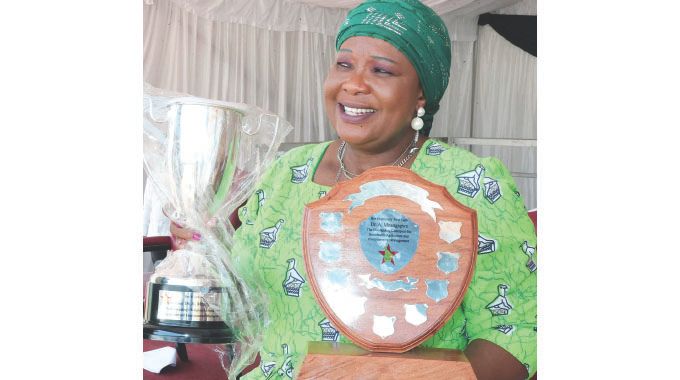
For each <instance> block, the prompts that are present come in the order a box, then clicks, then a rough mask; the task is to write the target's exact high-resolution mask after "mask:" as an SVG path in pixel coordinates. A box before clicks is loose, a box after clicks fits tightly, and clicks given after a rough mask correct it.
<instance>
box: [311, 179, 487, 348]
mask: <svg viewBox="0 0 680 380" xmlns="http://www.w3.org/2000/svg"><path fill="white" fill-rule="evenodd" d="M302 238H303V251H304V258H305V267H306V269H307V275H308V277H309V282H310V284H311V287H312V290H313V292H314V296H315V297H316V300H317V301H318V302H319V304H320V305H321V307H322V308H323V310H324V312H325V314H326V315H327V317H328V319H329V320H330V321H331V322H332V324H333V325H334V326H335V327H336V328H337V329H338V330H340V332H342V333H343V334H344V335H345V336H346V337H347V338H349V339H350V340H351V341H352V342H354V343H355V344H357V345H358V346H360V347H361V348H363V349H366V350H369V351H377V352H396V353H400V352H405V351H408V350H410V349H411V348H413V347H416V346H417V345H419V344H420V343H422V342H423V341H425V340H426V339H427V338H429V337H430V336H432V335H434V334H435V333H436V332H437V330H439V329H440V328H441V327H442V326H443V325H444V324H445V323H446V322H447V321H448V320H449V318H450V317H451V315H452V314H453V312H454V311H455V309H456V308H457V307H458V305H460V303H461V302H462V300H463V295H464V294H465V291H466V290H467V287H468V285H469V283H470V280H471V279H472V274H473V272H474V265H475V259H476V256H477V215H476V212H475V210H473V209H471V208H468V207H466V206H464V205H462V204H461V203H459V202H458V201H456V200H455V199H454V198H453V197H452V196H451V194H449V193H448V191H447V190H446V188H444V187H442V186H439V185H437V184H434V183H432V182H429V181H427V180H425V179H423V178H421V177H420V176H418V175H417V174H415V173H413V172H412V171H410V170H408V169H404V168H400V167H388V166H384V167H378V168H374V169H370V170H367V171H366V172H364V173H363V174H362V175H360V176H358V177H356V178H354V179H352V180H350V181H347V182H342V183H340V184H338V185H336V186H335V187H334V188H333V189H331V191H330V192H329V193H328V195H326V196H325V197H324V198H322V199H320V200H318V201H316V202H313V203H310V204H308V205H307V206H306V207H305V214H304V221H303V237H302Z"/></svg>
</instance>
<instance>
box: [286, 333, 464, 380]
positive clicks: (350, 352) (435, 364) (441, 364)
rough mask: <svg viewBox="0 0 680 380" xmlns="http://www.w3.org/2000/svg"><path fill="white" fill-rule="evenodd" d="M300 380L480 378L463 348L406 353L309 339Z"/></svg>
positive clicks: (299, 375) (440, 379) (426, 349)
mask: <svg viewBox="0 0 680 380" xmlns="http://www.w3.org/2000/svg"><path fill="white" fill-rule="evenodd" d="M296 378H297V379H299V380H312V379H324V380H341V379H348V380H349V379H362V380H382V379H385V380H387V379H428V380H476V379H477V377H476V376H475V373H474V371H473V369H472V366H471V365H470V362H469V361H468V359H467V357H466V356H465V353H464V352H463V351H460V350H446V349H441V348H424V347H416V348H414V349H412V350H411V351H408V352H405V353H403V354H395V353H390V352H388V353H384V352H371V351H364V350H362V349H360V348H358V347H356V346H355V345H353V344H343V343H331V342H309V345H308V352H307V356H305V359H304V361H303V362H302V366H301V367H300V373H299V374H298V375H297V377H296Z"/></svg>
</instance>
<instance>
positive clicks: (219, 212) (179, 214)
mask: <svg viewBox="0 0 680 380" xmlns="http://www.w3.org/2000/svg"><path fill="white" fill-rule="evenodd" d="M168 95H169V94H166V93H163V92H162V91H160V90H158V89H154V88H153V87H151V86H149V85H145V87H144V169H145V171H146V173H147V175H148V176H149V178H150V179H151V180H152V181H153V182H154V183H155V184H156V186H157V187H158V189H159V190H160V192H161V193H162V196H163V198H165V202H166V203H165V206H164V208H163V209H164V212H165V214H166V215H167V216H168V217H169V218H170V219H171V220H172V221H173V222H175V223H177V224H179V225H182V226H184V227H187V228H190V229H192V230H194V231H196V232H198V233H200V235H201V239H200V240H199V241H190V242H188V243H187V245H186V246H185V247H184V248H183V249H180V250H177V251H175V252H172V253H171V254H169V255H168V256H167V258H166V259H164V260H163V261H162V262H161V263H160V264H159V265H158V266H157V267H156V270H155V272H154V274H153V275H152V276H151V278H150V280H149V285H148V289H149V290H148V291H147V305H146V312H145V334H147V332H146V331H147V330H146V329H147V324H148V325H152V326H154V330H153V331H154V333H149V334H151V335H153V334H156V335H153V336H152V338H155V339H162V340H170V341H183V342H198V343H220V344H222V343H223V344H225V350H224V351H223V352H220V353H219V354H220V358H221V359H222V360H221V361H222V364H223V367H224V369H225V371H226V372H227V374H228V376H229V378H236V376H237V375H238V374H239V373H240V372H241V371H242V370H243V369H244V368H245V367H246V366H247V365H249V364H250V363H251V362H252V361H253V360H254V359H255V356H256V354H257V352H258V351H259V348H260V347H261V344H262V342H261V337H262V332H263V329H264V327H265V326H266V324H267V321H268V317H267V307H266V306H267V300H266V298H265V295H264V292H263V291H262V290H261V289H260V288H259V285H258V282H257V281H256V277H255V276H256V275H255V274H254V273H238V272H237V271H236V270H235V267H234V265H233V264H232V261H231V258H230V248H231V246H232V238H233V234H234V230H233V227H232V226H231V224H230V222H229V221H228V216H229V215H230V214H231V213H232V212H233V211H234V210H235V209H236V207H238V206H239V205H240V204H242V203H243V202H244V201H245V200H246V199H247V198H248V196H250V194H251V192H252V191H253V189H254V185H255V183H256V181H257V179H258V178H259V176H260V175H261V173H262V171H263V170H264V169H265V168H266V167H267V166H268V165H269V164H270V163H271V162H272V161H273V160H274V158H275V154H276V151H277V148H278V146H279V145H280V143H281V142H282V141H283V139H284V137H285V136H286V134H288V133H289V132H290V130H291V129H292V127H291V126H290V124H289V123H288V122H286V121H285V120H283V119H281V118H279V117H278V116H276V115H272V114H270V113H267V112H265V111H263V110H261V109H259V108H257V107H253V106H249V105H245V104H237V103H227V102H220V101H214V100H208V99H202V98H197V97H190V96H179V97H177V96H172V95H169V96H168ZM157 331H161V332H162V333H157ZM185 336H186V338H185Z"/></svg>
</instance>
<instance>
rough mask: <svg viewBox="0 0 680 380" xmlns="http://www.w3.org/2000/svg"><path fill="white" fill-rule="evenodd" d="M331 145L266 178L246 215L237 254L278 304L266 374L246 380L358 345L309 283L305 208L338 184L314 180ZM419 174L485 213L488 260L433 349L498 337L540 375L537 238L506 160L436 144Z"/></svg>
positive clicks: (482, 225)
mask: <svg viewBox="0 0 680 380" xmlns="http://www.w3.org/2000/svg"><path fill="white" fill-rule="evenodd" d="M329 144H330V143H329V142H326V143H321V144H315V145H307V146H302V147H299V148H296V149H293V150H291V151H289V152H288V153H286V154H285V155H284V156H283V157H281V158H280V159H278V160H277V161H276V162H275V163H274V164H273V165H272V167H271V168H270V169H269V170H268V171H267V172H266V173H265V174H264V176H263V178H262V180H261V182H260V184H259V185H258V188H257V190H256V193H255V194H254V195H253V196H252V197H251V198H250V199H249V200H248V202H247V204H246V205H245V206H244V207H242V208H241V209H240V210H239V217H240V219H241V222H242V226H241V227H240V228H239V229H238V230H237V232H236V235H235V246H234V247H233V253H234V258H235V262H236V263H237V265H238V266H239V267H240V268H249V270H252V271H256V272H257V273H258V274H259V275H260V276H261V278H262V281H263V285H264V288H265V290H266V292H267V296H268V298H269V303H270V304H269V313H270V319H271V322H270V324H269V326H267V328H266V330H265V332H264V334H265V337H264V348H263V349H262V350H261V352H260V355H261V364H260V368H259V369H256V370H253V371H252V372H250V373H249V374H248V375H247V376H245V378H246V379H256V378H279V377H284V378H285V377H288V378H292V377H293V376H294V375H295V373H296V371H297V370H299V367H300V365H301V363H302V360H303V358H304V356H305V353H306V349H307V342H309V341H339V342H349V341H348V340H347V339H346V338H345V337H344V336H342V335H341V334H339V332H338V331H337V330H336V329H335V327H334V326H333V325H332V324H331V323H330V322H329V321H328V319H326V316H325V315H324V314H323V312H322V310H321V308H320V307H319V305H318V304H317V303H316V301H315V300H314V295H313V293H312V290H311V288H310V285H309V282H308V280H307V273H306V272H305V266H304V259H303V256H302V240H301V230H302V227H301V226H302V215H303V210H304V206H305V204H307V203H309V202H312V201H315V200H317V199H319V198H320V197H321V196H323V195H325V194H326V192H328V191H329V190H330V187H328V186H323V185H319V184H316V183H314V182H313V181H312V178H313V177H314V172H315V170H316V168H317V166H318V164H319V162H320V161H321V158H322V157H323V155H324V153H325V151H326V149H327V148H328V146H329ZM411 169H412V170H413V171H414V172H415V173H417V174H419V175H420V176H422V177H423V178H425V179H427V180H429V181H432V182H435V183H437V184H440V185H443V186H445V187H446V188H447V189H448V191H449V192H450V193H451V194H452V195H453V196H454V197H455V198H456V199H457V200H458V201H460V202H461V203H463V204H464V205H466V206H468V207H471V208H474V209H476V210H477V216H478V228H479V238H478V255H479V256H478V259H477V264H476V268H475V273H474V276H473V279H472V282H471V284H470V287H469V289H468V291H467V293H466V294H465V297H464V300H463V303H462V306H461V307H459V308H458V310H456V312H455V313H454V314H453V317H452V318H451V320H450V321H449V322H448V323H446V325H444V327H443V328H442V329H441V330H440V331H439V332H437V333H436V334H435V335H434V336H433V337H431V338H430V339H428V340H427V341H426V342H425V343H423V344H422V345H423V346H427V347H441V348H453V349H461V350H462V349H465V347H466V346H467V345H468V342H470V341H471V340H474V339H486V340H488V341H491V342H493V343H495V344H497V345H499V346H501V347H503V348H504V349H505V350H507V351H508V352H510V353H511V354H512V355H514V356H515V357H516V358H517V359H518V360H519V361H520V362H522V363H524V365H525V366H526V367H527V369H528V371H529V373H530V375H531V374H533V373H534V372H535V371H536V262H537V255H536V233H535V231H534V225H533V223H532V222H531V220H530V219H529V217H528V216H527V212H526V209H525V206H524V202H523V200H522V198H521V197H520V194H519V193H518V192H517V189H516V185H515V182H514V180H513V179H512V177H511V175H510V173H509V172H508V170H507V169H506V168H505V167H504V166H503V164H502V163H501V162H500V161H499V160H498V159H496V158H491V157H487V158H479V157H477V156H475V155H474V154H472V153H470V152H469V151H466V150H463V149H460V148H457V147H451V146H448V145H446V144H444V143H441V142H438V141H435V140H428V141H426V142H425V144H424V145H423V148H422V149H421V150H420V151H419V153H418V156H417V157H416V159H415V161H414V163H413V165H412V166H411Z"/></svg>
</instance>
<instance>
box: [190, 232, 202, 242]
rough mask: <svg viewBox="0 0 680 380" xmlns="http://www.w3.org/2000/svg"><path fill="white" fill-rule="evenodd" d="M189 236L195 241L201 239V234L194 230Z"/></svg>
mask: <svg viewBox="0 0 680 380" xmlns="http://www.w3.org/2000/svg"><path fill="white" fill-rule="evenodd" d="M191 238H192V239H194V240H196V241H198V240H201V234H199V233H198V232H194V234H193V235H191Z"/></svg>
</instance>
